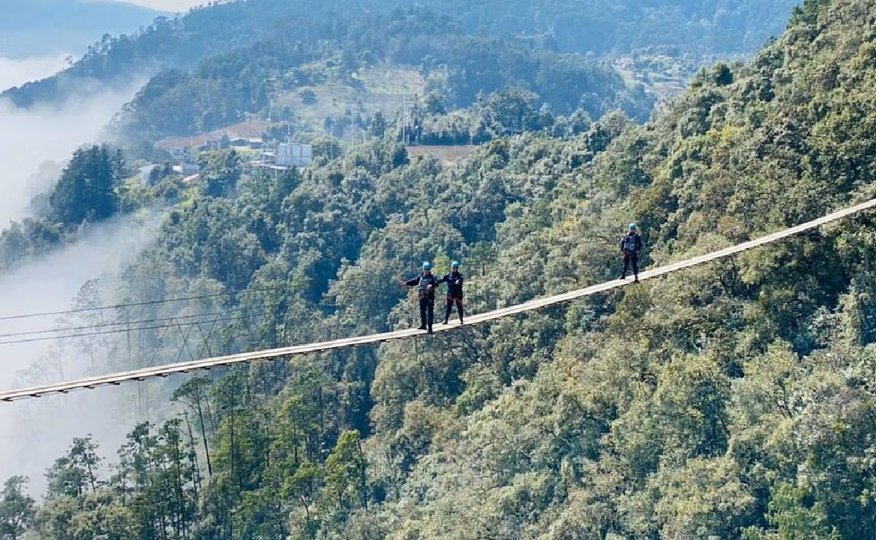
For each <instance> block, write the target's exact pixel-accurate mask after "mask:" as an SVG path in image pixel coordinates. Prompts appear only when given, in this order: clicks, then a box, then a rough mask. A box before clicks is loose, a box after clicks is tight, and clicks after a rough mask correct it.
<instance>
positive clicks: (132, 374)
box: [0, 199, 876, 402]
mask: <svg viewBox="0 0 876 540" xmlns="http://www.w3.org/2000/svg"><path fill="white" fill-rule="evenodd" d="M873 207H876V199H872V200H870V201H867V202H864V203H861V204H858V205H855V206H851V207H849V208H845V209H843V210H839V211H836V212H833V213H831V214H828V215H826V216H823V217H821V218H818V219H815V220H813V221H809V222H807V223H803V224H801V225H797V226H796V227H791V228H790V229H785V230H783V231H779V232H776V233H772V234H769V235H766V236H763V237H761V238H758V239H755V240H750V241H748V242H743V243H741V244H738V245H736V246H732V247H729V248H725V249H721V250H718V251H714V252H712V253H707V254H705V255H700V256H698V257H693V258H690V259H687V260H684V261H679V262H676V263H672V264H668V265H666V266H661V267H659V268H654V269H652V270H648V271H645V272H642V273H640V274H639V280H640V281H641V280H646V279H653V278H656V277H659V276H662V275H665V274H671V273H673V272H678V271H679V270H683V269H685V268H690V267H692V266H696V265H699V264H703V263H707V262H710V261H714V260H718V259H722V258H725V257H729V256H731V255H735V254H737V253H741V252H743V251H746V250H750V249H753V248H756V247H759V246H763V245H766V244H770V243H772V242H776V241H778V240H781V239H783V238H787V237H789V236H793V235H795V234H799V233H801V232H804V231H808V230H811V229H815V228H818V227H820V226H821V225H824V224H826V223H831V222H833V221H837V220H840V219H843V218H845V217H848V216H850V215H853V214H856V213H858V212H861V211H863V210H868V209H871V208H873ZM631 283H632V279H627V280H613V281H608V282H605V283H600V284H598V285H592V286H590V287H585V288H583V289H578V290H575V291H570V292H567V293H563V294H557V295H554V296H549V297H546V298H539V299H535V300H530V301H528V302H524V303H522V304H517V305H514V306H509V307H506V308H502V309H497V310H495V311H490V312H488V313H482V314H480V315H473V316H470V317H467V318H466V323H465V326H471V325H476V324H482V323H485V322H489V321H494V320H496V319H501V318H503V317H509V316H511V315H516V314H519V313H526V312H528V311H534V310H538V309H541V308H544V307H548V306H553V305H556V304H560V303H563V302H568V301H570V300H575V299H577V298H582V297H585V296H590V295H593V294H596V293H601V292H605V291H608V290H611V289H616V288H619V287H623V286H626V285H629V284H631ZM458 328H459V325H458V324H452V325H436V326H435V328H434V330H435V333H440V332H447V331H450V330H454V329H458ZM423 335H424V331H422V330H414V329H408V330H397V331H394V332H385V333H382V334H372V335H369V336H361V337H352V338H344V339H336V340H333V341H324V342H320V343H308V344H304V345H294V346H291V347H280V348H277V349H267V350H261V351H254V352H248V353H241V354H233V355H229V356H217V357H213V358H204V359H203V360H195V361H189V362H180V363H176V364H169V365H164V366H157V367H150V368H143V369H135V370H132V371H125V372H121V373H112V374H109V375H102V376H99V377H87V378H83V379H77V380H72V381H67V382H61V383H56V384H48V385H42V386H34V387H31V388H22V389H18V390H9V391H4V392H0V401H6V402H10V401H14V400H20V399H25V398H36V397H41V396H45V395H48V394H59V393H60V394H66V393H67V392H70V391H72V390H81V389H93V388H97V387H99V386H107V385H120V384H122V383H125V382H131V381H142V380H145V379H149V378H154V377H167V376H169V375H173V374H176V373H190V372H192V371H198V370H208V369H212V368H215V367H219V366H230V365H234V364H242V363H247V362H253V361H256V360H267V359H272V358H279V357H286V356H294V355H302V354H309V353H314V352H322V351H329V350H333V349H345V348H349V347H356V346H359V345H370V344H375V343H383V342H386V341H392V340H396V339H407V338H412V337H417V336H423Z"/></svg>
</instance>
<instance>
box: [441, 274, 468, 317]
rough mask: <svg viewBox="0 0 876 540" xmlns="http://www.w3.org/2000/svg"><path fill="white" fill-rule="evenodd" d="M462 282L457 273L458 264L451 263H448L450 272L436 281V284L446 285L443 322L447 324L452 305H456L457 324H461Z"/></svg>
mask: <svg viewBox="0 0 876 540" xmlns="http://www.w3.org/2000/svg"><path fill="white" fill-rule="evenodd" d="M462 281H463V277H462V274H461V273H460V271H459V262H457V261H453V262H452V263H450V272H449V273H447V274H444V276H443V277H442V278H441V279H439V280H438V283H446V284H447V306H446V308H445V311H444V322H443V323H442V324H447V321H448V320H449V319H450V311H451V310H452V309H453V304H456V311H457V312H459V324H462Z"/></svg>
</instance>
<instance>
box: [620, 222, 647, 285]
mask: <svg viewBox="0 0 876 540" xmlns="http://www.w3.org/2000/svg"><path fill="white" fill-rule="evenodd" d="M620 249H621V255H622V256H623V260H624V269H623V271H621V275H620V279H626V277H627V268H629V266H630V265H632V267H633V283H638V282H639V254H640V253H641V252H642V238H641V237H640V236H639V232H638V228H637V227H636V224H635V223H630V226H629V229H628V232H627V234H625V235H624V236H623V238H621V241H620Z"/></svg>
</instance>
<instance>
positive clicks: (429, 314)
mask: <svg viewBox="0 0 876 540" xmlns="http://www.w3.org/2000/svg"><path fill="white" fill-rule="evenodd" d="M434 316H435V298H434V297H432V298H430V297H428V296H425V297H423V298H420V323H421V324H420V327H421V328H428V329H429V330H430V331H431V330H432V319H433V318H434Z"/></svg>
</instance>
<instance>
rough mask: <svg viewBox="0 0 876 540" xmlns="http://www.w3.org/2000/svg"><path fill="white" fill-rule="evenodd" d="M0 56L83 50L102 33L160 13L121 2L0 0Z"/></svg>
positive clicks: (129, 28)
mask: <svg viewBox="0 0 876 540" xmlns="http://www.w3.org/2000/svg"><path fill="white" fill-rule="evenodd" d="M0 13H2V14H3V15H2V17H0V56H6V57H12V58H16V57H26V56H45V55H50V54H59V53H69V54H74V55H78V54H84V53H85V52H86V50H87V49H88V46H89V45H92V44H93V43H95V42H98V41H100V39H101V36H103V35H104V34H111V35H117V34H121V33H131V32H134V31H136V30H137V29H138V28H140V27H141V26H146V25H149V24H150V23H152V21H153V20H155V18H156V17H158V16H160V15H163V13H161V12H158V11H154V10H151V9H147V8H144V7H140V6H135V5H132V4H124V3H112V2H100V1H83V0H0Z"/></svg>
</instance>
